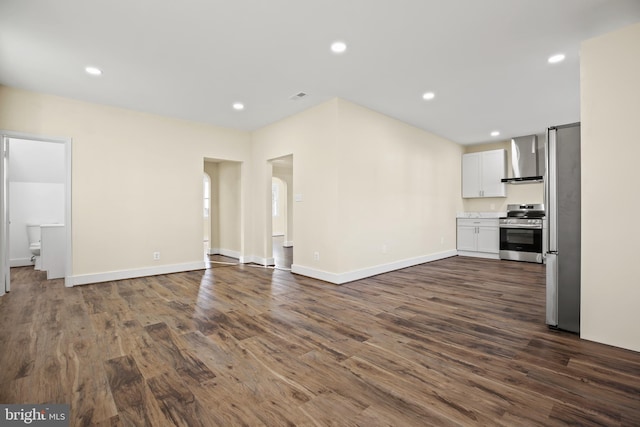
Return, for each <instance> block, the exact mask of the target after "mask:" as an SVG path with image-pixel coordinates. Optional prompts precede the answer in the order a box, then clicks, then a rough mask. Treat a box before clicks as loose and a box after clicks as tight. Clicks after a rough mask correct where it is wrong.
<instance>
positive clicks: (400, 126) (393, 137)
mask: <svg viewBox="0 0 640 427" xmlns="http://www.w3.org/2000/svg"><path fill="white" fill-rule="evenodd" d="M338 110H339V114H338V120H339V122H338V123H339V128H338V141H339V144H338V146H339V147H340V151H339V156H338V158H337V161H338V164H339V169H338V179H339V183H340V185H339V187H338V205H337V206H338V209H337V211H338V212H339V215H340V221H339V223H338V224H339V230H338V231H339V232H338V234H337V239H336V241H335V242H333V245H334V250H337V251H339V253H340V264H339V270H338V272H339V273H340V274H342V275H343V278H344V279H345V280H349V279H350V278H357V277H358V276H360V275H366V274H367V273H374V272H375V271H383V270H384V269H385V266H386V267H387V269H388V270H390V269H394V268H396V267H397V268H400V267H402V266H405V265H407V264H406V263H408V264H412V261H416V262H415V263H417V262H418V261H422V262H424V261H425V260H428V259H431V258H435V259H437V258H439V257H444V256H450V255H453V254H455V253H456V212H457V211H459V210H461V208H462V199H461V195H460V185H461V160H460V159H461V155H462V151H463V149H462V147H461V146H460V145H458V144H456V143H453V142H451V141H448V140H446V139H444V138H441V137H438V136H436V135H434V134H431V133H429V132H426V131H423V130H421V129H418V128H416V127H413V126H410V125H408V124H405V123H403V122H400V121H398V120H396V119H393V118H391V117H388V116H385V115H383V114H379V113H377V112H374V111H372V110H369V109H367V108H364V107H361V106H359V105H356V104H354V103H351V102H349V101H345V100H342V99H340V100H338ZM370 275H371V274H370Z"/></svg>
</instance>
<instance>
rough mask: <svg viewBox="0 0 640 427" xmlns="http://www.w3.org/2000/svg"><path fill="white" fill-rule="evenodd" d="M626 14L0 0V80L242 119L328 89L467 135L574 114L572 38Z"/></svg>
mask: <svg viewBox="0 0 640 427" xmlns="http://www.w3.org/2000/svg"><path fill="white" fill-rule="evenodd" d="M639 21H640V0H234V1H223V0H186V1H178V0H109V1H100V0H1V1H0V84H4V85H7V86H13V87H17V88H23V89H28V90H34V91H38V92H45V93H52V94H56V95H61V96H65V97H71V98H77V99H81V100H85V101H90V102H96V103H101V104H108V105H114V106H118V107H124V108H129V109H134V110H140V111H146V112H150V113H155V114H161V115H166V116H173V117H179V118H184V119H189V120H196V121H201V122H207V123H211V124H214V125H219V126H225V127H231V128H237V129H244V130H254V129H258V128H260V127H262V126H265V125H267V124H269V123H273V122H275V121H278V120H280V119H282V118H284V117H286V116H289V115H291V114H294V113H296V112H299V111H302V110H305V109H307V108H309V107H311V106H313V105H316V104H319V103H321V102H323V101H326V100H328V99H331V98H333V97H340V98H344V99H347V100H350V101H353V102H356V103H358V104H361V105H363V106H365V107H368V108H371V109H373V110H376V111H379V112H381V113H384V114H387V115H389V116H392V117H395V118H397V119H400V120H402V121H405V122H407V123H410V124H412V125H415V126H417V127H419V128H422V129H425V130H427V131H431V132H434V133H436V134H439V135H441V136H444V137H446V138H448V139H451V140H453V141H456V142H458V143H461V144H470V143H479V142H487V141H490V140H492V139H496V138H492V137H491V136H489V133H490V132H491V131H493V130H500V131H501V133H502V134H501V136H500V137H498V138H497V139H501V140H502V139H505V138H508V137H512V136H518V135H525V134H531V133H540V132H543V131H544V129H545V128H546V127H548V126H550V125H556V124H562V123H569V122H574V121H578V120H579V119H580V115H579V49H580V43H581V41H583V40H585V39H588V38H591V37H594V36H597V35H600V34H603V33H606V32H609V31H611V30H614V29H617V28H619V27H622V26H626V25H628V24H632V23H635V22H639ZM335 40H343V41H345V42H346V43H347V45H348V49H347V51H346V53H344V54H342V55H336V54H332V53H331V52H330V50H329V45H330V44H331V43H332V42H333V41H335ZM558 52H563V53H565V54H566V60H565V61H564V62H562V63H560V64H555V65H550V64H548V63H547V58H548V57H549V56H550V55H552V54H555V53H558ZM87 65H94V66H96V67H99V68H101V69H102V70H103V75H102V76H100V77H92V76H89V75H87V74H86V73H85V72H84V68H85V67H86V66H87ZM301 91H302V92H306V93H308V96H307V97H305V98H303V99H300V100H297V101H292V100H290V99H289V97H290V96H292V95H294V94H296V93H298V92H301ZM426 91H433V92H435V93H436V97H435V99H433V100H432V101H428V102H427V101H424V100H423V99H422V94H423V93H424V92H426ZM236 101H241V102H243V103H244V104H245V105H246V108H245V110H244V111H235V110H233V109H232V108H231V105H232V104H233V103H234V102H236Z"/></svg>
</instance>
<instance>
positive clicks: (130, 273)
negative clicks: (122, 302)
mask: <svg viewBox="0 0 640 427" xmlns="http://www.w3.org/2000/svg"><path fill="white" fill-rule="evenodd" d="M205 268H207V267H206V263H205V262H204V261H198V262H191V263H185V264H172V265H160V266H158V267H147V268H138V269H133V270H119V271H108V272H105V273H95V274H80V275H77V276H71V277H68V278H66V279H67V280H65V286H77V285H88V284H89V283H100V282H111V281H113V280H124V279H134V278H136V277H145V276H156V275H158V274H171V273H181V272H184V271H192V270H204V269H205Z"/></svg>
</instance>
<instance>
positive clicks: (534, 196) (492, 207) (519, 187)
mask: <svg viewBox="0 0 640 427" xmlns="http://www.w3.org/2000/svg"><path fill="white" fill-rule="evenodd" d="M558 124H562V123H558ZM540 138H543V140H544V139H546V135H545V134H540V135H538V140H540ZM498 149H505V150H507V176H506V177H511V176H512V175H513V174H512V172H511V171H512V166H511V165H512V162H511V143H510V141H500V142H495V143H489V144H477V145H469V146H466V147H465V151H464V152H465V153H476V152H478V151H488V150H498ZM506 177H505V178H506ZM460 191H462V189H460ZM521 203H544V184H543V183H541V182H540V183H529V184H507V197H482V198H472V199H463V207H464V211H466V212H506V211H507V205H508V204H521Z"/></svg>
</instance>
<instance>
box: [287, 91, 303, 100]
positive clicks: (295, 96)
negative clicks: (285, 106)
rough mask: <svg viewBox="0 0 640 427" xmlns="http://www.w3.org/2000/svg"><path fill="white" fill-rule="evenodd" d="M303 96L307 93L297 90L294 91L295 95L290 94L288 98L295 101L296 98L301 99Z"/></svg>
mask: <svg viewBox="0 0 640 427" xmlns="http://www.w3.org/2000/svg"><path fill="white" fill-rule="evenodd" d="M305 96H307V94H306V93H304V92H298V93H296V94H295V95H291V96H290V97H289V99H290V100H292V101H297V100H298V99H302V98H304V97H305Z"/></svg>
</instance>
